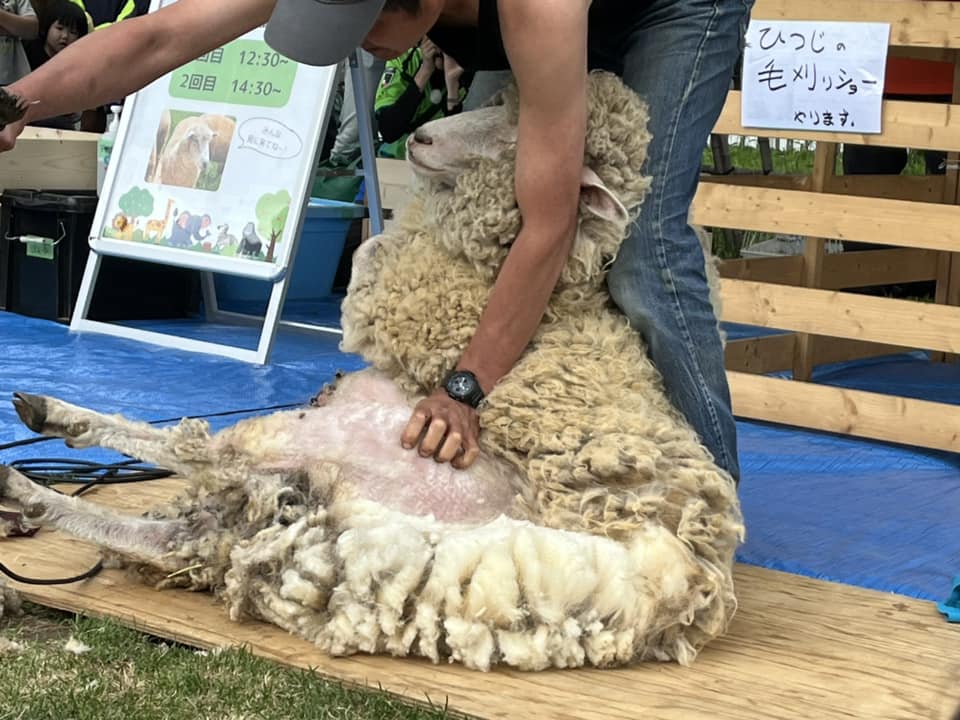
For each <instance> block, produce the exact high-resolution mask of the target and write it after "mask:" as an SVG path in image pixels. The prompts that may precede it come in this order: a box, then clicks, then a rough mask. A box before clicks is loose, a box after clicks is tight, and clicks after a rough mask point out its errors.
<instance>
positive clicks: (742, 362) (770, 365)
mask: <svg viewBox="0 0 960 720" xmlns="http://www.w3.org/2000/svg"><path fill="white" fill-rule="evenodd" d="M796 345H797V336H796V334H794V333H782V334H779V335H765V336H763V337H757V338H744V339H741V340H731V341H729V342H727V344H726V347H724V357H723V362H724V366H725V367H726V369H727V370H728V371H733V372H744V373H753V374H757V375H763V374H765V373H774V372H782V371H784V370H789V369H790V368H791V367H793V353H794V351H795V348H796Z"/></svg>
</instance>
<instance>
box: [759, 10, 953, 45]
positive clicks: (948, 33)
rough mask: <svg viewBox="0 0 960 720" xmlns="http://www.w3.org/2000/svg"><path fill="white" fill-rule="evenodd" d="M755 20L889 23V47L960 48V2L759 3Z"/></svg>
mask: <svg viewBox="0 0 960 720" xmlns="http://www.w3.org/2000/svg"><path fill="white" fill-rule="evenodd" d="M751 17H752V18H753V19H754V20H847V21H853V22H884V23H890V26H891V27H890V44H891V45H897V46H905V47H930V48H960V3H956V2H918V1H917V0H846V1H845V2H836V0H803V2H797V1H796V0H757V1H756V3H755V5H754V7H753V12H752V14H751Z"/></svg>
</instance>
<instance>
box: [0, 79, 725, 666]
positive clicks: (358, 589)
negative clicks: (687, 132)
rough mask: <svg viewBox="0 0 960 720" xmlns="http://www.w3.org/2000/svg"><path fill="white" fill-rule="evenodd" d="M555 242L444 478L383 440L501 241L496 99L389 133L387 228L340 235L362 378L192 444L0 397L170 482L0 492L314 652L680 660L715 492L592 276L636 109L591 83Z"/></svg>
mask: <svg viewBox="0 0 960 720" xmlns="http://www.w3.org/2000/svg"><path fill="white" fill-rule="evenodd" d="M589 98H590V99H589V103H590V104H589V125H588V137H587V152H586V157H585V168H584V174H583V178H584V181H583V190H582V203H581V213H580V222H579V227H578V232H577V237H576V240H575V242H574V245H573V249H572V251H571V254H570V259H569V262H568V263H567V264H566V267H565V269H564V270H563V273H562V276H561V278H560V281H559V284H558V286H557V288H556V290H555V292H554V294H553V296H552V300H551V302H550V305H549V307H548V309H547V312H546V314H545V316H544V319H543V322H542V325H541V327H540V329H539V330H538V332H537V334H536V336H535V337H534V339H533V340H532V342H531V343H530V345H529V347H528V348H527V350H526V352H525V353H524V355H523V357H522V358H521V359H520V361H519V362H518V363H517V365H516V366H515V367H514V368H513V370H511V372H510V373H508V375H507V376H505V377H504V378H503V379H502V380H501V381H500V382H499V383H498V384H497V386H496V387H495V388H493V390H492V391H491V392H490V394H489V396H488V398H487V400H486V401H485V402H484V404H483V405H482V406H481V410H480V419H481V425H482V428H483V432H482V434H481V437H480V440H481V444H482V453H481V456H480V458H479V459H478V461H477V462H476V463H475V464H474V465H472V466H471V467H470V468H469V469H468V470H466V471H461V470H456V469H454V468H452V467H451V466H450V465H448V464H438V463H436V462H434V461H433V460H432V459H429V458H422V457H420V456H419V455H418V454H417V453H415V452H410V451H405V450H403V449H402V448H401V447H400V443H399V437H400V433H401V430H402V428H403V426H404V425H405V423H406V421H407V420H408V419H409V416H410V412H411V409H412V407H413V406H414V404H415V403H416V400H417V399H418V398H419V397H420V396H421V395H422V394H423V393H424V392H426V391H429V390H432V389H433V388H434V387H435V386H436V384H437V383H438V382H439V381H440V379H441V378H442V377H443V376H444V375H445V373H446V372H447V371H448V370H449V369H450V368H451V367H452V366H453V364H454V363H455V362H456V359H457V358H458V357H459V355H460V353H461V352H462V350H463V348H464V347H465V345H466V343H467V342H468V340H469V338H470V336H471V334H472V330H473V328H474V327H475V326H476V323H477V321H478V319H479V316H480V313H481V311H482V309H483V306H484V302H485V298H486V297H487V295H488V294H489V292H490V288H491V286H492V283H493V280H494V278H495V276H496V273H497V270H498V268H499V266H500V264H501V263H502V262H503V260H504V258H505V256H506V254H507V252H508V251H509V246H510V243H511V242H512V241H513V239H514V238H515V237H516V234H517V231H518V229H519V226H520V216H519V211H518V210H517V207H516V198H515V195H514V189H513V188H514V186H513V175H512V173H513V169H512V168H513V154H514V147H515V140H514V138H515V119H516V113H517V110H516V96H515V94H514V93H506V94H505V95H504V96H503V98H502V102H501V103H500V104H497V105H494V106H491V107H488V108H485V109H483V110H480V111H477V112H476V113H464V114H462V115H459V116H456V117H452V118H448V119H445V120H441V121H438V122H436V123H431V124H428V125H426V126H424V127H423V128H421V130H420V132H419V133H418V134H417V135H416V136H415V137H414V138H413V139H412V140H411V143H410V147H409V150H410V153H409V157H410V159H411V164H412V167H413V169H414V171H415V172H416V173H417V175H418V176H419V178H420V181H421V186H420V187H419V188H418V189H417V193H416V196H415V200H414V202H413V205H412V206H411V208H410V210H409V212H408V213H407V217H406V218H405V220H404V221H403V223H402V224H401V228H400V229H399V230H398V231H397V232H396V234H395V235H392V236H386V235H384V236H379V237H377V238H373V239H371V240H369V241H367V242H366V243H364V244H362V245H361V246H360V248H359V250H358V252H357V254H356V256H355V259H354V269H353V276H352V279H351V283H350V287H349V289H348V295H347V299H346V301H345V303H344V317H343V323H344V340H343V347H344V349H346V350H351V351H355V352H359V353H360V354H362V356H363V357H364V358H365V359H366V360H367V361H368V362H369V363H370V364H371V365H372V366H373V367H371V368H369V369H366V370H363V371H360V372H357V373H352V374H349V375H346V376H344V377H342V378H339V379H338V380H337V382H336V383H335V384H334V385H333V386H332V387H331V388H328V389H327V390H326V392H324V393H322V394H321V395H320V396H319V397H318V403H317V406H316V407H311V408H304V409H303V410H295V411H288V412H281V413H274V414H271V415H267V416H264V417H259V418H252V419H249V420H245V421H242V422H240V423H238V424H237V425H235V426H233V427H231V428H227V429H225V430H223V431H221V432H219V433H217V434H216V435H214V436H212V437H211V436H210V434H209V428H208V426H207V424H206V423H204V422H202V421H198V420H184V421H183V422H181V423H180V424H179V425H177V426H175V427H172V428H166V429H157V428H154V427H151V426H149V425H146V424H143V423H135V422H131V421H129V420H126V419H124V418H121V417H118V416H112V417H107V416H103V415H99V414H97V413H94V412H92V411H90V410H86V409H82V408H78V407H75V406H73V405H69V404H67V403H64V402H62V401H59V400H55V399H52V398H42V397H37V396H30V395H17V396H16V399H15V404H16V407H17V411H18V413H19V415H20V417H21V418H22V419H23V420H24V422H26V423H27V425H29V426H30V427H31V428H33V429H34V430H35V431H38V432H43V433H45V434H51V435H59V436H62V437H65V438H67V440H68V442H69V443H70V444H71V445H74V446H90V445H101V446H105V447H110V448H113V449H116V450H119V451H120V452H123V453H126V454H128V455H131V456H133V457H136V458H139V459H142V460H145V461H149V462H154V463H156V464H158V465H161V466H163V467H166V468H169V469H171V470H173V471H175V472H177V473H178V474H179V475H181V476H183V477H184V478H187V479H188V480H189V484H188V485H187V487H186V490H185V491H184V492H183V494H182V495H181V496H179V497H178V498H176V499H175V500H174V501H173V502H172V504H171V506H170V507H168V508H162V509H157V510H155V511H152V512H151V513H150V517H147V518H132V517H127V516H122V515H120V514H118V513H114V512H112V511H109V510H106V509H104V508H101V507H97V506H94V505H92V504H90V503H89V502H86V501H83V500H76V499H72V498H67V497H64V496H62V495H58V494H56V493H54V492H53V491H51V490H48V489H46V488H42V487H39V486H37V485H35V484H33V483H31V482H30V481H29V480H27V479H26V478H25V477H23V476H22V475H20V474H19V473H17V472H16V471H15V470H13V469H9V468H0V496H5V497H7V498H10V499H13V500H15V501H18V502H19V503H20V505H21V507H22V508H23V512H24V514H25V515H26V516H27V517H28V518H30V519H31V520H32V521H33V522H36V523H41V524H49V525H52V526H55V527H58V528H60V529H62V530H64V531H66V532H70V533H72V534H74V535H77V536H79V537H83V538H86V539H89V540H91V541H93V542H95V543H97V544H99V545H100V546H101V547H103V548H105V549H107V550H108V551H109V552H111V553H113V554H114V555H115V557H116V559H117V560H119V561H120V562H122V563H124V564H126V565H128V566H131V567H133V568H135V569H136V570H137V571H138V572H139V573H140V575H141V576H142V577H143V579H145V580H146V581H148V582H152V583H155V584H156V585H157V586H158V587H170V586H177V587H187V588H192V589H196V590H207V589H209V590H212V591H213V592H215V593H216V594H217V595H218V596H219V597H220V598H221V599H222V600H223V601H224V603H225V604H226V606H227V608H228V610H229V613H230V615H231V617H234V618H238V617H241V616H244V615H247V616H252V617H258V618H262V619H264V620H267V621H269V622H272V623H275V624H277V625H278V626H280V627H282V628H286V629H287V630H289V631H290V632H292V633H295V634H297V635H299V636H301V637H304V638H306V639H308V640H310V641H312V642H315V643H316V644H317V645H318V646H320V647H321V648H323V649H324V650H326V651H328V652H330V653H332V654H337V655H339V654H348V653H355V652H368V653H390V654H394V655H399V656H404V655H417V656H422V657H427V658H430V659H432V660H434V661H440V660H449V661H458V662H462V663H464V664H465V665H467V666H469V667H472V668H478V669H483V670H486V669H488V668H490V667H491V666H493V665H496V664H506V665H509V666H513V667H517V668H521V669H526V670H537V669H543V668H548V667H573V666H580V665H585V664H589V665H594V666H598V667H607V666H613V665H622V664H627V663H630V662H634V661H638V660H645V659H656V660H676V661H679V662H681V663H689V662H692V661H693V659H694V657H695V655H696V653H697V652H698V651H699V650H700V648H702V647H703V646H704V645H705V644H706V643H707V642H708V641H709V640H711V639H712V638H714V637H716V636H717V635H719V634H720V633H721V632H723V631H724V629H725V628H726V626H727V624H728V622H729V620H730V618H731V617H732V615H733V613H734V610H735V606H736V602H735V597H734V592H733V580H732V565H733V554H734V550H735V548H736V546H737V544H738V542H739V541H740V540H741V539H742V533H743V525H742V518H741V515H740V508H739V503H738V500H737V496H736V491H735V487H734V483H733V482H732V480H731V478H730V477H729V475H727V474H726V473H724V472H723V471H722V470H720V469H719V468H718V466H717V465H716V464H715V463H714V462H713V460H712V459H711V457H710V456H709V454H708V452H707V451H706V449H705V448H704V447H703V445H702V443H700V442H699V440H698V438H697V437H696V435H695V433H694V432H693V430H692V429H691V428H690V426H689V425H688V424H687V423H686V422H685V421H684V419H683V418H682V417H681V416H680V414H679V413H678V412H677V411H676V410H675V409H674V408H673V407H672V406H671V405H670V403H669V402H668V401H667V399H666V396H665V394H664V391H663V387H662V383H661V381H660V377H659V374H658V373H657V371H656V369H655V368H654V367H653V365H652V363H651V362H650V360H649V359H648V358H647V356H646V353H645V351H644V347H643V343H642V341H641V339H640V337H639V335H638V334H637V333H636V332H635V331H634V330H633V329H631V327H630V326H629V323H628V322H627V321H626V319H625V318H624V317H623V316H622V314H621V313H619V312H618V311H617V310H616V309H615V308H614V306H613V305H612V303H611V301H610V298H609V295H608V293H607V291H606V288H605V271H606V268H607V267H608V265H609V263H610V261H611V260H612V259H613V257H614V256H615V255H616V252H617V249H618V247H619V244H620V242H621V240H622V238H623V237H624V236H625V233H626V230H627V226H628V223H629V222H630V216H629V213H628V212H627V211H626V210H625V207H637V206H639V205H640V203H641V201H642V199H643V196H644V193H645V192H646V189H647V187H648V181H647V179H646V178H644V177H643V176H642V175H641V174H640V173H639V171H638V169H639V168H641V166H642V164H643V161H644V157H645V151H646V146H647V142H648V140H649V138H648V135H647V133H646V129H645V128H646V109H645V107H644V105H643V103H642V102H641V100H640V99H639V98H638V97H637V96H636V95H635V94H634V93H632V92H631V91H629V90H628V89H627V88H625V87H624V86H623V85H622V84H621V83H620V81H619V80H617V79H616V78H614V77H613V76H610V75H606V74H593V75H591V76H590V81H589Z"/></svg>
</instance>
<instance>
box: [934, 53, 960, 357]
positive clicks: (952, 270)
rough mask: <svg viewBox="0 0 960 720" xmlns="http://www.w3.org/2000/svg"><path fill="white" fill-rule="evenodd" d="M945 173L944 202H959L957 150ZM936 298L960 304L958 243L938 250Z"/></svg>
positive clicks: (957, 64)
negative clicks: (943, 249) (954, 248)
mask: <svg viewBox="0 0 960 720" xmlns="http://www.w3.org/2000/svg"><path fill="white" fill-rule="evenodd" d="M950 55H951V56H952V57H953V98H952V99H953V103H954V104H957V103H958V102H960V52H957V51H956V50H953V51H950ZM946 162H947V166H946V170H945V172H946V177H945V179H944V180H945V182H944V186H943V202H944V203H946V204H948V205H957V204H960V153H958V152H948V153H947V160H946ZM934 300H935V302H937V303H939V304H941V305H960V247H958V248H957V249H956V251H955V252H943V253H940V260H939V264H938V266H937V287H936V293H935V298H934ZM930 359H931V360H932V361H934V362H955V361H956V359H957V356H955V355H947V354H946V353H931V354H930Z"/></svg>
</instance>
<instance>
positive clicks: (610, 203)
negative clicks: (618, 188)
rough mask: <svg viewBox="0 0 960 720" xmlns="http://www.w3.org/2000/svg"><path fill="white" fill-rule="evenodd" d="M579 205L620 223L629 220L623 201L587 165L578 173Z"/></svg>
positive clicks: (625, 222)
mask: <svg viewBox="0 0 960 720" xmlns="http://www.w3.org/2000/svg"><path fill="white" fill-rule="evenodd" d="M580 207H581V208H583V209H584V210H586V211H587V212H589V213H591V214H592V215H596V216H597V217H599V218H602V219H604V220H609V221H610V222H615V223H618V224H621V225H626V224H627V222H628V221H629V220H630V213H628V212H627V209H626V208H625V207H624V206H623V203H621V202H620V200H619V199H618V198H617V196H616V195H614V194H613V193H612V192H610V190H609V189H608V188H607V186H606V185H604V184H603V180H601V179H600V176H599V175H597V174H596V173H595V172H594V171H593V170H591V169H590V168H588V167H584V168H583V171H582V173H581V175H580Z"/></svg>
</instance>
